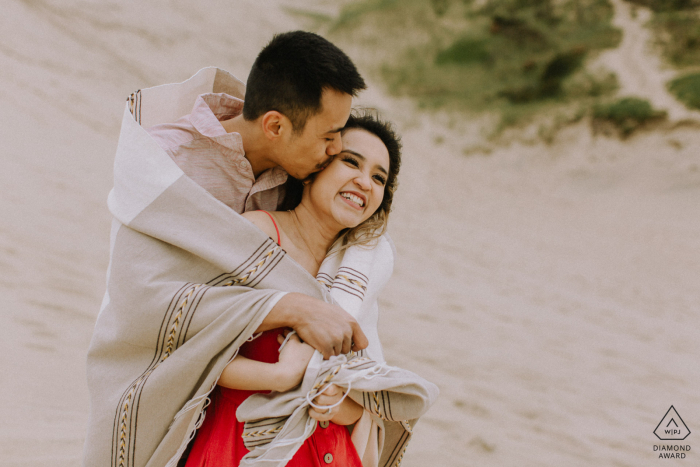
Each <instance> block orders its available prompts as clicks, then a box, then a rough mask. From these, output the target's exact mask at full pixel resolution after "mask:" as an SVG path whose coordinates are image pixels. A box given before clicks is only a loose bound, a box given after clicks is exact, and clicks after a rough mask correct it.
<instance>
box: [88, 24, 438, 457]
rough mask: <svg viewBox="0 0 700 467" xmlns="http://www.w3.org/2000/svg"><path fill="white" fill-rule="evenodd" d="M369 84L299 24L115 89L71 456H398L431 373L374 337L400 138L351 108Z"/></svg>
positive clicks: (387, 265)
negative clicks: (117, 115) (119, 100)
mask: <svg viewBox="0 0 700 467" xmlns="http://www.w3.org/2000/svg"><path fill="white" fill-rule="evenodd" d="M364 88H365V83H364V81H363V79H362V77H361V76H360V75H359V73H358V72H357V70H356V68H355V66H354V65H353V63H352V62H351V61H350V59H349V58H348V57H347V56H346V55H345V54H344V53H343V52H342V51H340V50H339V49H338V48H337V47H335V46H334V45H333V44H331V43H329V42H328V41H326V40H325V39H323V38H321V37H320V36H317V35H315V34H312V33H307V32H301V31H296V32H290V33H285V34H280V35H277V36H275V38H273V40H272V41H271V42H270V43H269V44H268V45H267V46H266V47H265V48H264V49H263V50H262V51H261V52H260V54H259V55H258V58H257V59H256V61H255V63H254V65H253V68H252V70H251V72H250V75H249V78H248V82H247V85H243V83H242V82H240V81H238V80H237V79H236V78H234V77H233V76H232V75H230V74H228V73H226V72H224V71H222V70H219V69H215V68H207V69H203V70H201V71H200V72H199V73H197V74H196V75H195V76H193V77H192V78H190V79H189V80H187V81H185V82H183V83H179V84H172V85H165V86H159V87H155V88H149V89H144V90H141V91H138V92H136V93H134V94H132V96H131V97H130V98H129V100H128V102H127V108H126V110H125V113H124V119H123V122H122V130H121V134H120V138H119V146H118V149H117V155H116V159H115V168H114V178H115V181H114V189H113V190H112V192H111V193H110V196H109V208H110V211H111V212H112V214H113V215H114V221H113V224H112V232H111V252H110V265H109V270H108V274H107V290H106V293H105V298H104V300H103V303H102V307H101V310H100V314H99V316H98V320H97V323H96V326H95V331H94V334H93V339H92V342H91V345H90V351H89V354H88V386H89V389H90V400H91V408H90V422H89V429H88V436H87V439H86V443H85V459H84V462H85V465H86V466H90V467H92V466H111V467H122V466H123V467H133V466H153V467H155V466H158V467H160V466H173V467H174V466H188V467H199V466H207V465H208V466H238V465H242V466H243V465H261V466H283V465H289V466H326V465H337V466H349V467H360V466H364V467H368V466H378V465H381V466H387V467H388V466H397V465H399V464H400V462H401V459H402V457H403V453H404V451H405V448H406V445H407V443H408V441H409V439H410V437H411V434H412V427H413V425H414V424H415V422H416V420H417V419H418V418H419V417H420V416H421V415H422V414H424V413H425V411H426V410H427V409H428V407H429V406H430V405H431V404H432V403H433V402H434V400H435V398H436V396H437V388H436V387H435V386H434V385H433V384H431V383H429V382H427V381H425V380H424V379H422V378H421V377H419V376H417V375H415V374H413V373H411V372H409V371H406V370H403V369H400V368H396V367H392V366H389V365H387V364H386V362H385V361H384V357H383V354H382V348H381V343H380V341H379V337H378V334H377V319H378V306H377V299H378V294H379V293H380V292H381V290H382V289H383V287H384V285H385V284H386V282H387V281H388V279H389V277H390V276H391V273H392V269H393V262H394V255H395V250H394V247H393V244H392V242H391V240H390V239H389V237H388V236H387V235H386V233H385V231H386V226H387V221H388V216H389V212H390V210H391V203H392V197H393V193H394V191H395V189H396V186H397V174H398V172H399V166H400V147H401V146H400V142H399V138H398V137H397V135H396V134H395V133H394V131H393V129H392V127H391V125H389V124H388V123H386V122H384V121H382V120H381V119H379V118H378V117H377V116H376V115H374V114H371V113H357V112H356V113H353V114H352V115H351V104H352V97H353V96H354V95H356V94H357V93H358V92H359V91H361V90H362V89H364ZM244 102H245V105H244ZM183 115H184V117H183Z"/></svg>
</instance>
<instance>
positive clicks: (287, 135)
mask: <svg viewBox="0 0 700 467" xmlns="http://www.w3.org/2000/svg"><path fill="white" fill-rule="evenodd" d="M365 87H366V86H365V83H364V81H363V79H362V77H361V76H360V75H359V73H358V72H357V69H356V68H355V66H354V65H353V63H352V62H351V60H350V59H349V58H348V57H347V55H345V54H344V53H343V52H342V51H341V50H340V49H338V48H337V47H336V46H334V45H333V44H331V43H330V42H328V41H327V40H325V39H323V38H322V37H320V36H318V35H316V34H313V33H309V32H303V31H294V32H288V33H284V34H279V35H277V36H275V37H274V38H273V39H272V41H271V42H270V43H269V44H268V45H267V46H266V47H265V48H264V49H263V50H262V51H261V52H260V54H259V55H258V57H257V59H256V60H255V63H254V64H253V67H252V69H251V72H250V75H249V76H248V81H247V86H246V92H245V105H244V102H243V101H241V100H240V99H237V98H235V97H232V96H229V95H226V94H213V93H212V94H204V95H201V96H199V98H198V99H197V101H196V103H195V105H194V108H193V110H192V113H191V114H189V115H187V116H185V117H183V118H181V119H180V120H178V121H177V122H175V123H172V124H162V125H157V126H154V127H152V128H150V129H149V130H148V131H149V133H150V135H151V136H152V137H153V138H154V139H155V140H156V141H157V142H158V144H159V145H160V146H161V147H162V148H163V149H165V150H166V152H167V153H168V154H169V155H170V156H171V157H172V158H173V159H174V160H175V162H176V163H177V164H178V165H179V166H180V168H181V169H182V170H183V172H185V174H187V175H188V176H189V177H190V178H191V179H192V180H194V181H195V182H197V183H198V184H199V185H200V186H202V187H203V188H205V189H206V190H207V191H209V192H210V193H211V194H212V195H213V196H214V197H216V198H217V199H219V200H220V201H221V202H223V203H224V204H226V205H228V206H229V207H230V208H232V209H234V210H235V211H237V212H238V213H242V212H245V211H250V210H258V209H262V210H273V211H274V210H276V209H278V207H279V206H280V205H281V203H282V201H283V198H284V195H285V186H284V184H285V182H286V181H287V174H289V175H291V176H292V177H294V178H296V179H299V180H301V179H304V178H306V177H308V176H309V175H311V174H312V173H314V172H318V171H320V170H322V169H323V168H324V167H325V166H326V165H327V164H328V163H329V162H330V161H331V159H332V158H333V156H334V155H336V154H338V153H339V152H340V150H341V141H340V130H341V129H342V128H343V126H344V125H345V122H346V121H347V119H348V117H349V115H350V108H351V104H352V97H353V96H354V95H356V94H357V92H359V91H360V90H362V89H365ZM278 327H291V328H293V329H295V330H296V331H297V333H298V334H299V336H300V337H301V338H302V339H303V340H304V341H305V342H307V343H309V344H310V345H311V346H312V347H314V348H316V349H317V350H319V352H321V353H322V354H323V355H324V357H326V358H328V357H329V356H331V355H338V354H340V353H347V352H349V351H350V350H351V348H352V349H353V350H360V349H363V348H365V347H366V346H367V343H368V341H367V339H366V337H365V335H364V334H363V332H362V330H361V329H360V327H359V325H358V324H357V322H356V321H355V320H354V319H353V318H352V317H351V316H350V315H349V314H348V313H346V312H345V311H344V310H343V309H342V308H340V307H338V306H335V305H330V304H327V303H325V302H323V301H320V300H317V299H314V298H311V297H308V296H306V295H303V294H297V293H289V294H286V295H285V296H284V297H283V298H281V299H280V300H279V301H278V302H277V304H276V305H275V306H274V307H273V309H272V310H271V312H270V313H269V314H268V316H267V317H266V318H265V320H264V321H263V323H262V325H261V326H260V327H259V328H258V331H265V330H268V329H274V328H278Z"/></svg>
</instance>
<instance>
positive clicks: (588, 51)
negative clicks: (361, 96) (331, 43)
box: [330, 0, 621, 126]
mask: <svg viewBox="0 0 700 467" xmlns="http://www.w3.org/2000/svg"><path fill="white" fill-rule="evenodd" d="M612 14H613V10H612V7H611V5H610V3H609V1H608V0H560V1H556V0H490V1H486V2H483V1H482V2H475V1H470V0H402V1H398V0H365V1H361V2H352V3H350V4H348V5H347V6H346V7H345V8H343V10H342V12H341V14H340V15H339V17H338V18H337V19H336V21H335V22H334V24H333V26H332V28H331V30H330V34H331V35H332V36H334V37H338V38H341V39H342V38H345V39H350V40H352V42H353V43H354V44H355V45H360V44H363V43H364V45H365V46H366V47H368V48H371V49H372V51H373V54H374V55H373V57H372V58H373V60H377V59H379V60H378V61H380V62H381V63H382V65H380V67H379V70H378V71H379V74H380V75H381V77H382V78H383V80H384V81H385V82H386V84H387V86H388V89H389V91H390V92H391V93H393V94H395V95H399V96H410V97H412V98H414V99H416V100H417V101H418V103H419V105H420V106H421V107H423V108H430V109H448V110H466V111H469V112H484V111H487V112H491V111H495V112H499V113H500V115H501V116H502V121H501V124H502V125H501V126H509V125H517V124H519V123H522V122H524V121H532V116H533V115H535V114H537V113H542V112H543V111H545V112H547V113H550V111H555V110H556V108H565V107H567V106H570V104H575V105H576V106H580V104H581V101H586V102H589V103H593V102H594V101H595V100H596V99H597V98H599V97H600V96H604V95H608V94H610V93H611V92H612V91H614V90H615V88H616V81H615V78H614V76H611V75H609V74H603V75H599V76H596V75H593V74H592V73H590V72H589V71H587V70H586V68H585V66H584V65H585V61H586V59H587V58H588V57H589V56H591V55H592V54H595V53H596V52H597V51H600V50H602V49H606V48H610V47H615V46H616V45H617V44H618V43H619V41H620V38H621V32H620V31H619V30H617V29H616V28H614V27H613V26H612V25H611V19H612ZM382 51H383V52H384V53H383V55H382ZM589 105H590V104H589Z"/></svg>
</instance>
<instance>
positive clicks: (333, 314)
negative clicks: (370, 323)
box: [257, 293, 369, 359]
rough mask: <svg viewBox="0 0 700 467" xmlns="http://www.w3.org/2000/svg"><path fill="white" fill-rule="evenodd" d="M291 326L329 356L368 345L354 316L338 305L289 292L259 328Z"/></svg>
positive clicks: (360, 348) (324, 354) (305, 339)
mask: <svg viewBox="0 0 700 467" xmlns="http://www.w3.org/2000/svg"><path fill="white" fill-rule="evenodd" d="M278 327H291V328H293V329H294V330H295V331H296V332H297V334H298V335H299V337H300V338H301V339H302V340H303V341H304V342H306V343H307V344H309V345H310V346H311V347H313V348H314V349H316V350H318V351H319V352H321V353H322V354H323V358H325V359H328V358H330V357H331V356H333V355H339V354H341V353H344V354H345V353H348V352H350V350H354V351H358V350H362V349H365V348H367V345H369V341H368V340H367V337H366V336H365V334H364V333H363V332H362V329H360V325H359V324H358V323H357V321H355V318H353V317H352V316H350V314H349V313H348V312H347V311H345V310H343V309H342V308H341V307H339V306H337V305H330V304H328V303H326V302H324V301H322V300H318V299H316V298H312V297H309V296H308V295H304V294H300V293H288V294H287V295H285V296H284V297H282V298H281V299H280V301H279V302H277V304H276V305H275V306H274V307H273V308H272V310H271V311H270V313H269V314H268V315H267V317H266V318H265V320H264V321H263V323H262V325H261V326H260V327H259V328H258V329H257V331H258V332H260V331H266V330H268V329H274V328H278Z"/></svg>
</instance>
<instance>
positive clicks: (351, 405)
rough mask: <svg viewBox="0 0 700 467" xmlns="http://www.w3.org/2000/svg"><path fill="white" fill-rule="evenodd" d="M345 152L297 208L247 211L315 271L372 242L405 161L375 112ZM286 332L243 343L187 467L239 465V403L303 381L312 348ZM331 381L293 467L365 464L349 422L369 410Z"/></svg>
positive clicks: (356, 124) (349, 138) (354, 125)
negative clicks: (335, 253)
mask: <svg viewBox="0 0 700 467" xmlns="http://www.w3.org/2000/svg"><path fill="white" fill-rule="evenodd" d="M342 141H343V150H342V152H341V153H340V154H339V155H337V156H336V157H335V159H334V160H333V161H332V162H331V163H330V164H329V165H328V167H327V168H326V169H324V170H323V171H322V172H320V173H318V174H316V175H315V176H313V177H312V179H311V180H309V181H307V182H306V183H305V185H304V187H303V193H302V197H301V202H300V203H299V204H298V205H297V206H296V207H295V208H294V209H293V210H290V211H277V212H273V213H267V212H264V211H256V212H248V213H245V214H243V216H244V217H245V218H246V219H248V220H249V221H251V222H252V223H253V224H255V225H256V226H257V227H259V228H260V229H261V230H263V231H264V232H265V233H266V234H268V235H269V236H270V238H272V239H273V240H275V241H276V242H277V243H278V244H279V245H280V246H281V247H282V248H284V249H285V250H286V252H287V254H288V255H289V256H290V257H291V258H292V259H294V260H295V261H296V262H298V263H299V264H300V265H301V266H303V267H304V269H306V270H307V271H308V272H309V274H311V275H312V276H316V274H317V273H318V270H319V268H320V266H321V263H322V261H323V259H324V258H325V257H326V255H327V254H328V252H329V250H330V249H331V247H332V246H333V245H334V244H335V245H336V249H342V248H346V247H348V246H350V245H354V244H363V243H368V242H371V241H372V240H373V239H374V238H376V237H378V236H379V235H381V234H382V233H383V232H384V231H385V229H386V224H387V219H388V214H389V211H390V209H391V203H392V199H393V193H394V191H395V190H396V186H397V182H396V177H397V174H398V171H399V166H400V143H399V139H398V137H397V136H396V135H395V133H394V132H393V130H392V129H391V127H390V125H388V124H387V123H384V122H382V121H380V120H378V119H377V118H375V117H373V116H372V115H369V114H365V115H361V116H354V115H353V116H351V117H350V119H349V120H348V123H347V125H346V127H345V129H344V130H343V134H342ZM286 332H287V331H285V330H282V329H276V330H271V331H266V332H264V333H263V334H262V335H261V336H259V337H258V338H257V339H254V340H252V341H251V342H248V343H246V344H245V345H243V346H242V347H241V348H240V351H239V354H238V356H237V357H236V358H235V359H233V360H232V361H231V363H229V365H228V366H227V367H226V368H225V370H224V371H223V373H222V375H221V377H220V379H219V383H218V384H219V387H217V389H216V390H215V391H214V393H213V394H212V405H211V406H210V408H209V409H208V411H207V412H208V413H207V417H206V418H205V421H204V424H203V425H202V427H201V428H200V430H199V432H198V434H197V437H196V438H195V441H194V443H193V447H192V450H191V452H190V455H189V458H188V460H187V464H186V465H187V467H196V466H205V465H212V463H213V464H214V465H217V466H232V467H233V466H238V465H239V462H240V460H241V458H242V457H243V456H244V455H245V454H246V453H248V450H247V449H246V448H245V446H244V445H243V441H242V438H241V434H242V432H243V423H240V422H238V421H237V420H236V409H237V408H238V406H239V405H240V404H241V403H242V402H243V401H244V400H245V399H246V398H247V397H248V396H250V395H251V394H254V393H256V392H262V391H278V392H283V391H287V390H289V389H291V388H293V387H295V386H298V385H299V383H300V382H301V380H302V377H303V376H304V372H305V370H306V366H307V364H308V362H309V359H310V358H311V356H312V354H313V349H312V348H311V347H310V346H308V345H306V344H303V343H302V342H300V341H299V339H298V338H297V337H296V336H289V337H288V342H287V344H286V345H285V347H284V349H283V350H282V351H281V352H278V349H279V347H280V344H282V342H283V341H284V340H285V335H286ZM341 398H342V392H341V391H340V390H338V389H337V388H335V387H333V386H331V387H330V388H329V390H328V391H326V393H325V394H322V395H320V396H318V397H317V398H316V399H315V404H316V405H317V406H326V407H329V406H332V407H331V408H328V409H324V410H317V409H315V408H310V409H309V415H310V416H311V417H312V418H314V419H316V420H318V421H319V422H320V423H319V426H320V427H321V429H317V430H316V431H315V432H314V434H313V435H312V436H311V437H310V438H309V439H307V440H306V442H305V443H304V444H303V445H302V447H301V448H300V449H299V451H297V453H296V455H295V456H294V457H293V458H292V460H291V461H290V462H289V463H288V464H287V465H288V466H292V467H293V466H316V465H318V466H321V465H327V464H328V463H329V457H328V456H329V452H330V451H332V452H333V454H332V457H330V461H331V462H334V464H335V465H343V466H348V467H361V465H362V463H361V460H360V458H359V456H358V454H357V452H356V451H355V448H354V446H353V444H352V442H351V440H350V434H349V431H348V430H347V429H346V426H347V425H352V424H353V423H355V422H356V421H357V420H358V419H359V418H360V417H361V416H362V413H363V408H362V407H361V406H359V405H358V404H357V403H355V402H354V401H352V400H351V399H350V398H342V402H341Z"/></svg>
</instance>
